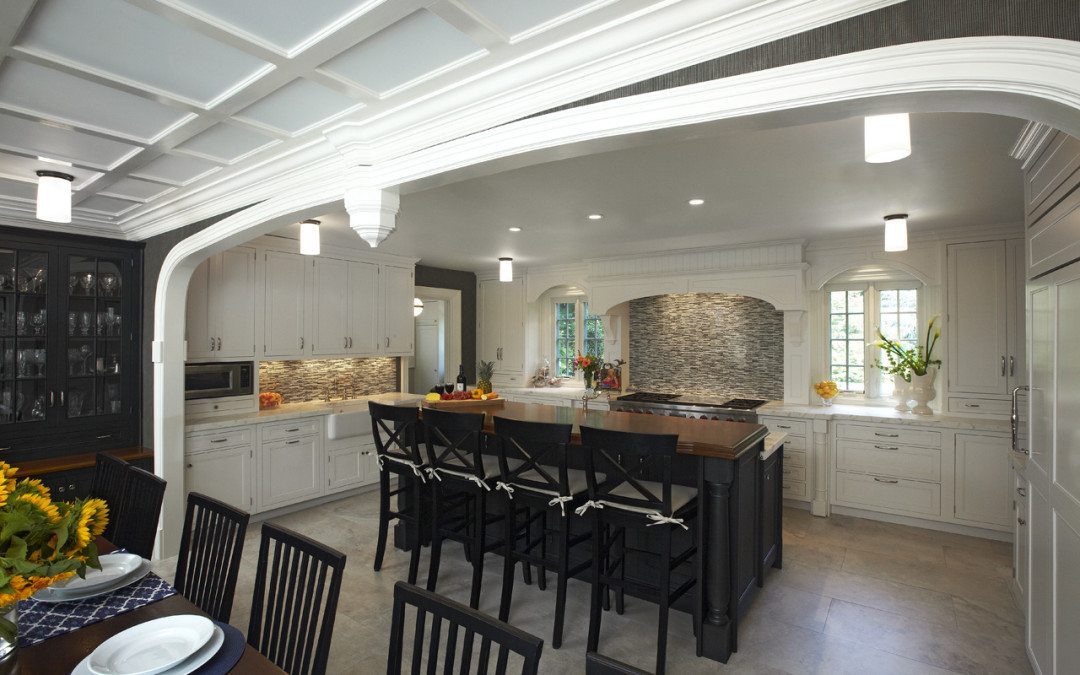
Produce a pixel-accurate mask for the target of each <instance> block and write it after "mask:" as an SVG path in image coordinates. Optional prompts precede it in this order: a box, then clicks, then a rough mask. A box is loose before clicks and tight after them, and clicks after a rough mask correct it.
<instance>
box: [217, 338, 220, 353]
mask: <svg viewBox="0 0 1080 675" xmlns="http://www.w3.org/2000/svg"><path fill="white" fill-rule="evenodd" d="M217 350H218V351H219V352H220V351H221V338H218V339H217Z"/></svg>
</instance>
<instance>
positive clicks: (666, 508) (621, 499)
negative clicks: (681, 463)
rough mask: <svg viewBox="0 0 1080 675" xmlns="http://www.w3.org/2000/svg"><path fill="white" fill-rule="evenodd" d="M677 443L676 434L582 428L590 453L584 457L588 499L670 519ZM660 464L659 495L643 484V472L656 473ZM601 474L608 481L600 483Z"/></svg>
mask: <svg viewBox="0 0 1080 675" xmlns="http://www.w3.org/2000/svg"><path fill="white" fill-rule="evenodd" d="M678 442H679V437H678V435H676V434H641V433H634V432H630V431H613V430H610V429H597V428H595V427H587V426H582V427H581V443H582V445H584V446H585V448H586V449H587V450H588V451H587V452H586V453H585V458H586V476H587V479H588V483H589V499H590V500H591V501H600V500H602V501H604V502H607V503H611V504H619V505H622V506H624V507H627V508H630V509H635V510H641V511H655V512H658V513H660V514H663V515H665V516H670V515H671V512H672V508H671V460H672V459H673V458H674V457H675V448H676V445H677V444H678ZM657 464H658V465H659V472H660V476H659V480H658V481H655V480H654V482H657V483H660V484H661V486H662V489H661V491H660V494H656V492H655V489H649V487H647V486H645V485H643V484H642V481H644V480H646V479H645V478H644V477H643V476H642V473H644V472H645V471H646V470H650V471H652V470H654V468H653V467H655V466H656V465H657ZM598 467H599V468H598ZM598 473H602V474H604V475H605V476H606V480H604V481H602V482H601V481H598V480H597V474H598ZM623 486H629V488H627V487H623ZM614 490H618V491H619V494H616V493H615V492H613V491H614Z"/></svg>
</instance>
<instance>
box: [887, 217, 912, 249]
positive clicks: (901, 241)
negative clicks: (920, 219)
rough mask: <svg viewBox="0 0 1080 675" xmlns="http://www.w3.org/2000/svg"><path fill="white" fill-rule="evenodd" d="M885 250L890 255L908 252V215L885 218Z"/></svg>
mask: <svg viewBox="0 0 1080 675" xmlns="http://www.w3.org/2000/svg"><path fill="white" fill-rule="evenodd" d="M885 250H886V251H887V252H889V253H895V252H897V251H906V250H907V214H906V213H894V214H892V215H888V216H885Z"/></svg>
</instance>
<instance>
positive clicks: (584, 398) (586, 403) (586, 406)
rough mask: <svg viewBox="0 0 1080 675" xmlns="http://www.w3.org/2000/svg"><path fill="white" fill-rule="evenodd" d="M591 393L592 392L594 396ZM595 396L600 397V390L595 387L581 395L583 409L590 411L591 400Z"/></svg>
mask: <svg viewBox="0 0 1080 675" xmlns="http://www.w3.org/2000/svg"><path fill="white" fill-rule="evenodd" d="M589 394H592V396H590V395H589ZM595 398H600V392H599V391H596V390H594V389H586V390H585V392H584V393H583V394H582V395H581V409H582V410H584V411H585V412H589V401H591V400H593V399H595Z"/></svg>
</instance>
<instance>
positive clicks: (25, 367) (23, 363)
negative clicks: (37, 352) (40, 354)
mask: <svg viewBox="0 0 1080 675" xmlns="http://www.w3.org/2000/svg"><path fill="white" fill-rule="evenodd" d="M31 356H32V355H31V354H30V350H29V349H20V350H19V354H18V370H17V373H18V377H30V358H31Z"/></svg>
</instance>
